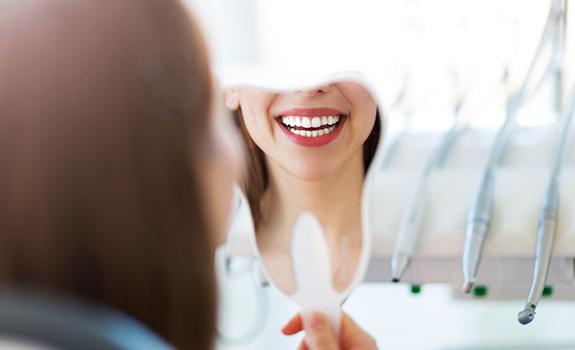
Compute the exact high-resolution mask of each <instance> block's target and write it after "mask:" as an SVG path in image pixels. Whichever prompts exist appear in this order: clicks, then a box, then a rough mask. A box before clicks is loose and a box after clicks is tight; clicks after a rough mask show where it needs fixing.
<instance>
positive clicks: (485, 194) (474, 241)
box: [462, 166, 494, 293]
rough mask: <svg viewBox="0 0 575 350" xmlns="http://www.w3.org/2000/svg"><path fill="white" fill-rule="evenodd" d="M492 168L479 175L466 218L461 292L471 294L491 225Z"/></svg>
mask: <svg viewBox="0 0 575 350" xmlns="http://www.w3.org/2000/svg"><path fill="white" fill-rule="evenodd" d="M493 191H494V180H493V168H492V167H490V166H489V167H486V168H485V169H484V170H483V173H482V174H481V179H480V182H479V186H478V187H477V189H476V191H475V194H474V196H473V200H472V206H471V210H470V211H469V213H468V216H467V232H466V237H465V246H464V248H463V258H462V264H463V280H464V284H463V291H464V292H465V293H469V292H471V289H472V288H473V284H474V283H475V279H476V276H477V270H478V269H479V261H480V260H481V255H482V253H483V246H484V243H485V238H486V236H487V233H488V231H489V226H490V223H491V213H492V211H493Z"/></svg>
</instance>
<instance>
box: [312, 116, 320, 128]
mask: <svg viewBox="0 0 575 350" xmlns="http://www.w3.org/2000/svg"><path fill="white" fill-rule="evenodd" d="M320 126H321V117H313V119H312V120H311V127H312V128H319V127H320Z"/></svg>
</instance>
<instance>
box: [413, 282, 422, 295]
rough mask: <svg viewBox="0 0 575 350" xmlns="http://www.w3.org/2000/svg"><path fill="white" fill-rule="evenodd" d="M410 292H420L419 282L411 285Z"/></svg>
mask: <svg viewBox="0 0 575 350" xmlns="http://www.w3.org/2000/svg"><path fill="white" fill-rule="evenodd" d="M411 293H412V294H419V293H421V286H420V285H419V284H412V285H411Z"/></svg>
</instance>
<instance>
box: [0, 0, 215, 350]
mask: <svg viewBox="0 0 575 350" xmlns="http://www.w3.org/2000/svg"><path fill="white" fill-rule="evenodd" d="M12 3H13V4H14V5H12V6H14V7H13V8H12V9H10V5H8V6H4V8H3V9H0V11H4V13H0V286H6V285H15V286H19V287H21V286H24V287H33V288H46V289H52V290H58V291H63V292H66V293H69V294H71V295H75V296H79V297H83V298H87V299H90V300H93V301H97V302H101V303H105V304H108V305H111V306H113V307H116V308H118V309H120V310H122V311H124V312H127V313H129V314H131V315H133V316H135V317H136V318H138V319H139V320H141V321H143V322H144V323H145V324H147V325H148V326H150V327H151V328H152V329H154V330H156V331H157V332H158V333H160V334H161V335H163V336H165V337H166V338H167V339H168V340H170V341H172V343H173V344H174V345H176V346H177V347H180V348H197V349H205V348H209V347H211V342H212V340H213V331H214V324H215V300H214V299H215V288H214V278H213V272H212V269H211V267H210V266H211V262H212V260H211V259H212V248H213V246H212V241H211V239H210V236H209V233H208V232H207V229H208V224H207V223H206V219H205V217H204V213H203V212H202V206H200V202H201V195H200V184H199V181H200V180H199V177H198V174H197V169H198V166H197V164H198V162H200V161H201V155H200V154H201V152H202V145H204V144H206V143H208V142H210V140H209V133H207V132H206V130H207V129H208V123H209V121H208V115H209V113H210V101H211V81H210V75H209V71H208V60H207V57H206V52H205V49H204V44H203V42H202V40H201V38H200V35H199V32H198V29H197V28H196V27H195V25H194V23H193V22H192V21H190V19H189V18H188V16H187V15H186V13H185V11H184V8H183V6H182V5H181V4H180V3H179V2H178V1H176V0H97V1H96V0H37V1H24V0H21V1H13V2H12ZM16 7H17V8H16Z"/></svg>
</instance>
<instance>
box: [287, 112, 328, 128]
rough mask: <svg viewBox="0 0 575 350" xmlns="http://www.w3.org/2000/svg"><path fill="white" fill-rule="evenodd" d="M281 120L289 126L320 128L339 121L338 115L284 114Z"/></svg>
mask: <svg viewBox="0 0 575 350" xmlns="http://www.w3.org/2000/svg"><path fill="white" fill-rule="evenodd" d="M281 121H282V123H283V124H284V125H287V126H291V127H293V126H301V127H304V128H319V127H322V126H327V125H333V124H335V123H337V122H339V116H338V115H329V116H317V117H312V118H310V117H303V116H295V115H289V116H282V118H281Z"/></svg>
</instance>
